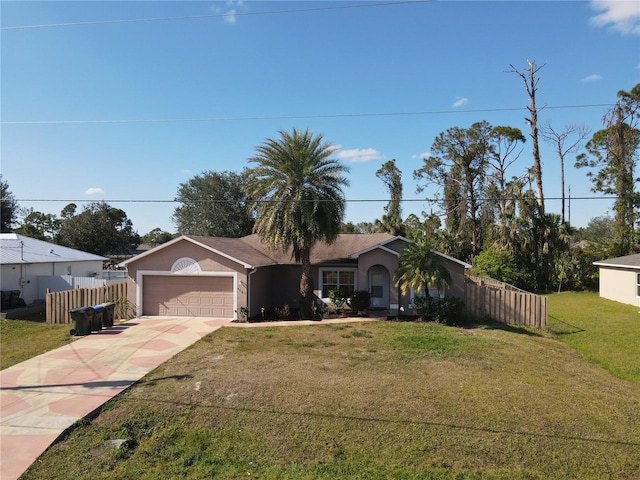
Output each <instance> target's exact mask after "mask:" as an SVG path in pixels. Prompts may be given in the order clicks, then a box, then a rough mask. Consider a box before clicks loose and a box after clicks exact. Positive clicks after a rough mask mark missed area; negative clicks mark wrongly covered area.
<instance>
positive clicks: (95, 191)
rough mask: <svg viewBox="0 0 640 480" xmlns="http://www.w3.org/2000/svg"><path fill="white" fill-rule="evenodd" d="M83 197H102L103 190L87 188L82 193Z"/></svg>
mask: <svg viewBox="0 0 640 480" xmlns="http://www.w3.org/2000/svg"><path fill="white" fill-rule="evenodd" d="M84 194H85V195H104V190H103V189H102V188H100V187H91V188H87V189H86V190H85V192H84Z"/></svg>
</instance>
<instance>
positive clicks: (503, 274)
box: [471, 248, 521, 285]
mask: <svg viewBox="0 0 640 480" xmlns="http://www.w3.org/2000/svg"><path fill="white" fill-rule="evenodd" d="M471 273H472V274H474V275H478V276H481V277H489V278H493V279H495V280H500V281H501V282H505V283H509V284H511V285H516V284H518V283H519V280H520V277H521V276H520V273H519V272H518V267H517V265H516V262H515V260H514V258H513V256H512V255H511V254H510V253H508V252H506V251H505V250H500V249H497V248H486V249H484V250H483V251H482V252H480V254H479V255H478V256H476V257H475V258H474V259H473V268H472V269H471Z"/></svg>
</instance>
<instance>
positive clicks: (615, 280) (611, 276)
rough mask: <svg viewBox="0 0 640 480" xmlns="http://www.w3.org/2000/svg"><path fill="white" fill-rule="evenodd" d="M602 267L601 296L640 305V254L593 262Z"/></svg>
mask: <svg viewBox="0 0 640 480" xmlns="http://www.w3.org/2000/svg"><path fill="white" fill-rule="evenodd" d="M593 264H594V265H596V266H598V267H600V296H601V297H602V298H608V299H609V300H615V301H616V302H621V303H628V304H629V305H640V254H635V255H626V256H624V257H617V258H610V259H608V260H601V261H599V262H593Z"/></svg>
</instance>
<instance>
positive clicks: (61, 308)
mask: <svg viewBox="0 0 640 480" xmlns="http://www.w3.org/2000/svg"><path fill="white" fill-rule="evenodd" d="M126 298H127V283H126V282H120V283H113V284H111V285H105V286H104V287H98V288H74V289H73V290H65V291H62V292H49V291H48V292H47V296H46V302H47V305H46V309H47V310H46V313H47V323H51V324H54V323H71V316H70V315H69V310H71V309H73V308H80V307H91V306H93V305H98V304H100V303H107V302H116V303H117V302H118V301H119V300H121V299H122V300H123V301H126ZM116 313H117V312H116Z"/></svg>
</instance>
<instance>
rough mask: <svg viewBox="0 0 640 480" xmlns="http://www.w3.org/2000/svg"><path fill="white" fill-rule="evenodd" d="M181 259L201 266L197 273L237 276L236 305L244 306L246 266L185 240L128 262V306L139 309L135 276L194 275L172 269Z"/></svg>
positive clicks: (139, 302) (139, 286) (245, 301)
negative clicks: (172, 270)
mask: <svg viewBox="0 0 640 480" xmlns="http://www.w3.org/2000/svg"><path fill="white" fill-rule="evenodd" d="M181 258H190V259H192V260H194V261H195V262H197V264H198V266H199V267H200V273H199V274H200V275H207V274H220V273H223V274H224V273H228V274H229V275H234V274H235V275H236V276H237V282H236V289H237V308H240V307H243V306H246V305H247V290H248V288H247V275H248V272H247V269H246V268H244V266H243V265H241V264H239V263H237V262H235V261H233V260H230V259H228V258H226V257H223V256H221V255H216V254H214V253H212V252H211V251H210V250H207V249H205V248H202V247H199V246H197V245H194V244H193V243H191V242H189V241H187V240H184V241H181V242H177V243H175V244H173V245H169V246H167V247H165V248H162V249H160V250H158V251H157V252H155V253H153V254H151V255H148V256H146V257H144V258H141V259H139V260H137V261H136V260H134V261H133V262H131V263H129V264H128V279H127V284H128V288H127V296H128V300H129V302H130V304H131V305H135V306H136V307H137V310H138V309H140V308H142V305H141V303H142V302H141V301H140V299H141V295H142V286H141V285H139V284H138V279H139V278H141V277H144V275H151V274H156V275H157V274H163V275H193V273H184V274H183V273H180V272H173V273H172V272H171V269H172V267H173V265H174V263H175V262H176V261H177V260H179V259H181Z"/></svg>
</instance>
